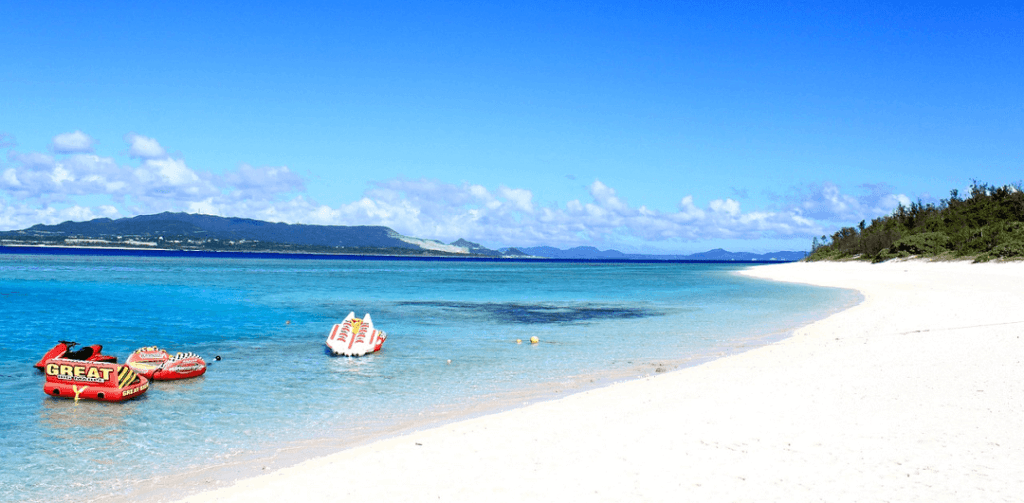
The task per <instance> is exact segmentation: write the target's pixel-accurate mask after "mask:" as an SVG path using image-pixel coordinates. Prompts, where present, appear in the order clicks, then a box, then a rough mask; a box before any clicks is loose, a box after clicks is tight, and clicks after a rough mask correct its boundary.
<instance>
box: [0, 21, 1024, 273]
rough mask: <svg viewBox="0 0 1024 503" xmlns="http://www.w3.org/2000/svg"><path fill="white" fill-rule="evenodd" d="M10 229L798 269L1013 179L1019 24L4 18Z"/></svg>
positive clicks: (1023, 118)
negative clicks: (376, 240) (837, 241)
mask: <svg viewBox="0 0 1024 503" xmlns="http://www.w3.org/2000/svg"><path fill="white" fill-rule="evenodd" d="M3 11H4V15H3V18H4V20H3V21H2V22H0V25H2V28H0V230H14V229H23V228H27V227H30V226H32V225H35V224H40V223H44V224H55V223H60V222H63V221H67V220H73V221H84V220H90V219H93V218H100V217H108V218H114V219H116V218H125V217H132V216H135V215H143V214H153V213H159V212H163V211H174V212H180V211H184V212H189V213H204V214H213V215H221V216H228V217H245V218H254V219H259V220H267V221H273V222H287V223H303V224H323V225H385V226H388V227H391V228H392V229H394V230H396V231H398V232H399V233H401V234H404V235H408V236H414V237H418V238H424V239H435V240H439V241H442V242H445V243H449V242H452V241H455V240H457V239H460V238H464V239H468V240H470V241H474V242H477V243H480V244H482V245H483V246H486V247H488V248H492V249H498V248H504V247H512V246H518V247H526V246H540V245H547V246H555V247H559V248H569V247H573V246H595V247H597V248H600V249H602V250H604V249H617V250H620V251H624V252H639V253H695V252H701V251H706V250H709V249H712V248H725V249H727V250H730V251H751V252H769V251H779V250H808V249H810V246H811V242H812V239H813V238H814V237H820V236H822V235H824V234H832V233H833V232H835V231H836V230H838V229H839V228H840V227H843V226H853V225H856V224H857V223H859V222H860V221H861V220H867V221H868V222H870V220H871V219H872V218H877V217H879V216H882V215H886V214H888V213H890V212H891V211H892V210H893V209H894V208H895V207H896V206H897V205H898V204H900V203H903V204H909V203H910V202H911V201H917V200H920V201H922V202H925V203H929V202H930V203H938V202H939V201H940V200H941V199H942V198H945V197H948V196H949V192H950V190H951V189H958V190H961V191H963V190H964V189H965V188H966V187H968V186H970V184H971V183H972V180H977V181H980V182H984V183H989V184H995V185H1002V184H1008V183H1016V182H1019V181H1021V179H1022V178H1024V35H1022V33H1024V3H1021V2H1019V1H1017V2H1001V3H1000V2H982V3H978V2H963V3H958V4H954V3H938V2H920V3H914V2H903V3H884V2H856V3H853V2H850V3H845V2H706V1H701V2H655V1H640V2H625V1H623V2H602V1H594V2H559V1H544V2H529V1H527V2H446V1H437V2H389V1H374V2H325V3H312V2H301V1H298V2H287V3H270V2H250V3H245V4H238V5H233V4H232V5H228V4H225V5H208V4H207V3H197V4H194V5H181V4H177V3H171V2H146V1H139V2H131V3H115V2H45V3H38V2H7V3H6V4H5V6H4V8H3Z"/></svg>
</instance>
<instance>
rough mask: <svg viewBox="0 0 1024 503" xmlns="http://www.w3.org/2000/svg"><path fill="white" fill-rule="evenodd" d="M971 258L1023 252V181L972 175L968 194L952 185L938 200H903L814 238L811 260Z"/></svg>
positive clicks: (1007, 256)
mask: <svg viewBox="0 0 1024 503" xmlns="http://www.w3.org/2000/svg"><path fill="white" fill-rule="evenodd" d="M911 256H918V257H935V258H949V259H964V258H972V259H974V260H975V261H976V262H985V261H989V260H993V259H1015V258H1017V259H1019V258H1024V191H1022V190H1021V184H1020V183H1019V182H1018V183H1016V184H1008V185H1003V186H998V187H997V186H992V185H988V184H985V183H979V182H978V181H977V180H974V181H972V184H971V187H970V191H969V194H967V195H966V196H961V195H960V193H959V192H958V191H957V190H956V189H954V190H952V191H951V192H950V196H949V199H943V200H942V201H941V202H940V203H939V204H938V205H935V204H931V203H929V204H922V203H921V201H920V200H918V201H917V202H913V203H910V205H909V206H905V205H903V204H902V203H901V204H900V205H899V206H898V207H897V208H896V209H895V210H893V212H892V214H891V215H888V216H883V217H879V218H875V219H873V220H871V223H870V224H866V222H865V221H863V220H862V221H861V222H860V224H859V225H858V226H856V227H843V228H842V229H839V231H837V232H836V233H835V234H833V235H832V236H831V237H829V236H821V238H820V239H819V238H814V241H813V243H812V246H811V254H810V255H808V257H807V260H840V259H854V258H855V259H862V260H871V261H873V262H881V261H883V260H888V259H892V258H903V257H911Z"/></svg>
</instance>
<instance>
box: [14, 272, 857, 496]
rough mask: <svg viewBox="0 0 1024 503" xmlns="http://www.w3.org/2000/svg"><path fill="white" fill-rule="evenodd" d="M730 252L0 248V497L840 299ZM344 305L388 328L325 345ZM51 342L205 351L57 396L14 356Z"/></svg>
mask: <svg viewBox="0 0 1024 503" xmlns="http://www.w3.org/2000/svg"><path fill="white" fill-rule="evenodd" d="M740 267H741V266H736V265H720V264H678V263H673V264H630V263H625V264H623V263H548V262H545V263H529V262H526V263H524V262H509V263H504V262H460V261H442V262H416V261H391V260H388V261H381V260H358V261H337V260H294V259H222V258H198V259H188V258H147V257H107V256H47V255H33V256H27V255H0V314H2V319H3V320H4V330H3V332H2V333H0V351H2V352H3V354H4V355H5V358H4V359H3V360H2V361H0V412H2V414H0V432H2V434H0V453H2V454H3V457H4V462H3V463H2V464H0V501H43V500H46V501H64V500H71V499H75V500H81V499H92V498H99V497H101V496H103V495H115V496H120V497H124V498H130V497H134V496H137V495H139V494H140V493H139V491H140V490H139V489H138V488H139V487H144V486H145V484H143V485H139V484H138V483H139V481H150V482H152V480H153V479H154V477H166V476H169V475H170V476H174V475H175V474H180V473H181V472H182V471H184V470H200V469H202V468H204V467H209V466H213V465H222V466H223V465H225V464H230V463H243V462H244V461H245V460H249V461H250V464H252V463H253V462H256V464H260V463H263V464H267V463H271V464H273V463H274V462H278V463H280V462H282V461H281V459H280V456H279V455H277V454H275V453H278V454H279V453H280V452H283V451H282V449H284V450H285V451H289V449H288V448H289V447H295V446H303V447H304V449H303V450H302V452H307V453H308V452H313V451H314V450H315V448H320V449H323V450H324V451H325V452H326V451H329V450H333V449H339V448H343V447H345V446H346V445H352V444H353V443H354V442H360V441H365V440H367V439H372V438H377V437H380V436H384V435H387V434H390V433H392V432H394V431H397V430H400V429H402V428H408V427H416V426H417V425H423V424H429V423H430V422H436V421H439V420H445V419H450V418H453V417H454V418H457V417H465V416H466V415H470V414H478V413H483V412H488V411H493V410H499V409H502V408H507V407H510V406H514V405H517V404H521V403H523V402H524V401H531V400H537V399H542V398H546V397H551V396H558V395H559V394H560V393H561V394H564V393H566V392H572V391H578V390H581V389H586V388H588V387H593V386H597V385H601V384H604V383H607V382H611V381H614V380H620V379H628V378H634V377H638V376H647V375H652V374H654V373H656V371H657V369H658V368H659V367H661V368H664V369H673V368H678V367H679V366H683V365H687V364H693V363H695V362H699V361H702V360H706V359H708V358H710V357H714V356H717V355H720V354H722V353H723V352H731V351H735V350H736V348H737V347H742V346H750V345H751V344H759V343H764V342H765V341H769V340H774V339H778V338H779V337H782V336H784V334H785V333H786V332H787V331H789V330H791V329H792V328H793V327H795V326H798V325H800V324H803V323H806V322H808V321H811V320H813V319H817V318H821V317H824V316H825V315H826V314H828V313H830V312H833V311H835V310H837V309H840V308H843V307H846V306H848V305H850V304H852V303H854V302H856V301H857V300H858V296H857V295H856V294H854V293H851V292H849V291H842V290H834V289H825V288H815V287H807V286H799V285H786V284H776V283H771V282H766V281H760V280H753V279H747V278H742V277H739V276H738V275H735V274H734V271H736V270H737V269H739V268H740ZM349 311H355V312H356V315H357V316H362V315H363V314H364V313H367V312H368V313H370V314H371V315H372V316H373V320H374V323H375V325H376V326H377V327H378V328H380V329H382V330H385V331H386V332H387V333H388V339H387V342H386V343H385V345H384V348H383V350H382V351H381V352H380V353H377V354H374V355H370V356H367V357H363V358H344V357H340V358H336V357H330V356H327V355H326V354H325V352H324V339H325V338H326V336H327V333H328V330H329V329H330V327H331V326H332V325H333V324H334V323H337V322H339V321H340V320H341V319H342V318H343V317H344V316H345V315H346V314H348V312H349ZM532 336H537V337H538V338H539V339H540V340H541V343H540V344H537V345H531V344H529V343H528V342H524V343H523V344H516V342H515V341H516V339H522V340H523V341H529V339H530V337H532ZM59 339H70V340H74V341H78V342H79V343H82V344H103V347H104V353H109V354H113V355H116V356H118V358H119V359H120V360H121V361H122V362H123V360H124V358H125V357H127V356H128V354H129V353H130V352H131V351H133V350H134V349H136V348H138V347H141V346H148V345H157V346H160V347H165V348H167V349H169V350H170V351H172V352H175V351H194V352H196V353H199V354H200V355H203V356H204V357H206V358H207V361H208V362H209V361H211V360H212V359H213V356H214V355H220V356H221V357H222V358H223V359H222V361H219V362H211V364H210V367H209V370H208V372H207V373H206V375H205V376H203V377H200V378H198V379H194V380H189V381H182V382H170V383H168V382H158V383H154V384H153V385H152V386H151V388H150V390H149V392H148V393H147V394H146V395H144V396H143V397H142V398H140V399H137V400H132V401H129V402H125V403H121V404H107V403H96V402H87V401H81V402H78V403H75V402H74V401H71V400H66V399H58V398H52V397H48V396H46V395H45V394H44V393H43V391H42V386H43V381H44V378H43V376H42V375H41V374H40V373H39V372H38V371H36V370H35V369H34V368H32V364H33V363H35V362H36V361H37V360H38V359H39V358H40V356H42V354H43V353H44V352H45V351H46V350H47V349H49V348H50V347H52V346H53V345H54V344H55V343H56V341H57V340H59ZM449 360H451V362H450V363H449V362H448V361H449ZM291 451H294V449H291ZM261 456H262V458H261ZM240 460H241V461H240ZM252 460H257V461H252ZM268 460H269V461H268ZM275 460H276V461H275ZM243 465H244V463H243ZM243 471H244V470H243ZM196 473H199V474H200V475H196V476H204V475H202V474H203V473H209V472H202V471H199V472H196ZM239 473H241V472H239ZM179 476H180V475H179ZM147 496H150V497H151V496H152V493H150V494H148V495H147Z"/></svg>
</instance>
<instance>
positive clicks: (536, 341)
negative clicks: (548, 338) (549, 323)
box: [530, 335, 540, 344]
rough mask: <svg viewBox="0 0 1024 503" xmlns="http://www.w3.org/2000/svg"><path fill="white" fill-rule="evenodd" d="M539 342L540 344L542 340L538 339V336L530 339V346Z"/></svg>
mask: <svg viewBox="0 0 1024 503" xmlns="http://www.w3.org/2000/svg"><path fill="white" fill-rule="evenodd" d="M538 342H540V339H538V338H537V336H536V335H535V336H533V337H530V344H537V343H538Z"/></svg>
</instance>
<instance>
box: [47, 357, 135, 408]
mask: <svg viewBox="0 0 1024 503" xmlns="http://www.w3.org/2000/svg"><path fill="white" fill-rule="evenodd" d="M43 372H44V373H45V374H46V383H45V384H44V385H43V391H44V392H45V393H46V394H47V395H50V396H56V397H63V398H73V399H75V400H79V399H82V398H85V399H89V400H102V401H106V402H121V401H124V400H128V399H131V398H135V397H139V396H142V395H143V394H144V393H145V392H146V390H148V389H149V380H148V379H146V378H145V377H142V376H140V375H138V374H137V373H136V372H135V371H134V370H132V369H130V368H128V366H126V365H118V364H116V363H101V362H90V361H82V360H70V359H67V358H53V359H51V360H49V361H47V362H46V363H45V364H44V365H43Z"/></svg>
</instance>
